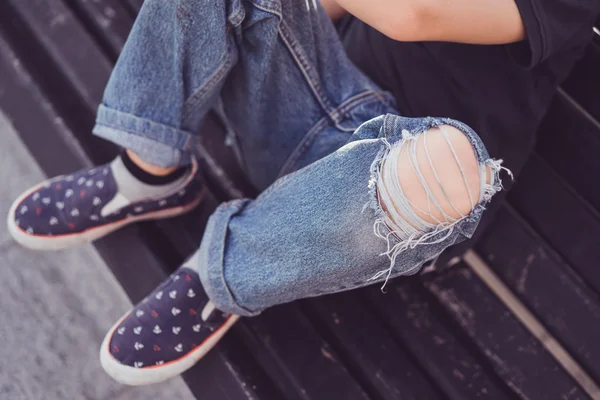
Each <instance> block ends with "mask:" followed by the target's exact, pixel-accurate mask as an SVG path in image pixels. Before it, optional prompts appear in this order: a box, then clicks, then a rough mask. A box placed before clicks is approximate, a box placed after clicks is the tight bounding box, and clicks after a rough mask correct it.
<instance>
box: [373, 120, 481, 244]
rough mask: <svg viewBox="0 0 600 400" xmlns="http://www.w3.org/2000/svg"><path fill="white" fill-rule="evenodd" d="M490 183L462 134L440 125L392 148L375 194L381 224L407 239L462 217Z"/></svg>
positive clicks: (381, 172) (453, 128)
mask: <svg viewBox="0 0 600 400" xmlns="http://www.w3.org/2000/svg"><path fill="white" fill-rule="evenodd" d="M490 180H491V171H489V168H488V167H483V168H482V167H480V163H479V162H478V160H477V157H476V155H475V151H474V150H473V146H472V145H471V143H470V141H469V139H468V138H467V137H466V136H465V134H464V133H462V132H461V131H460V130H458V129H457V128H455V127H453V126H449V125H444V126H441V127H439V128H431V129H429V130H428V131H426V132H424V133H423V134H421V135H418V136H409V137H406V138H405V139H404V140H403V141H401V142H399V143H398V144H396V145H394V146H392V148H391V149H390V151H389V152H388V154H387V156H386V157H385V160H384V161H383V162H382V165H381V171H380V176H379V180H378V182H377V193H378V198H379V202H380V205H381V207H382V208H383V210H384V211H385V213H386V215H387V219H386V223H387V225H388V226H389V227H390V228H391V229H392V230H393V231H395V232H399V233H400V234H401V236H404V237H409V236H411V235H412V234H414V233H416V232H423V231H425V230H428V229H430V228H432V227H435V226H436V225H440V224H442V225H446V224H451V223H454V222H456V221H457V220H459V219H460V218H463V217H465V216H466V215H468V214H469V213H470V212H471V211H472V210H473V208H475V206H476V205H477V204H478V203H479V201H480V200H481V197H482V192H483V191H482V188H483V187H484V185H485V184H486V183H487V184H489V183H490ZM402 233H404V235H402Z"/></svg>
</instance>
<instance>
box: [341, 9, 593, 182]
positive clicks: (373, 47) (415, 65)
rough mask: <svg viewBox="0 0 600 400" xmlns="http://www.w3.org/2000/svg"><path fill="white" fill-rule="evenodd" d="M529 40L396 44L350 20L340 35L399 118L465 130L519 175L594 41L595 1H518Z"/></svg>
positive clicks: (350, 53)
mask: <svg viewBox="0 0 600 400" xmlns="http://www.w3.org/2000/svg"><path fill="white" fill-rule="evenodd" d="M515 1H516V4H517V5H518V8H519V11H520V13H521V17H522V19H523V22H524V25H525V30H526V35H527V39H526V40H525V41H523V42H520V43H515V44H510V45H468V44H457V43H446V42H416V43H415V42H411V43H408V42H398V41H394V40H392V39H389V38H387V37H385V36H383V35H382V34H380V33H379V32H377V31H375V30H374V29H372V28H370V27H369V26H368V25H366V24H364V23H362V22H361V21H359V20H357V19H353V18H349V19H348V20H347V21H342V23H341V27H340V34H341V37H342V40H343V42H344V45H345V47H346V50H347V52H348V54H349V56H350V58H351V59H352V61H353V62H354V63H356V64H357V65H358V67H359V68H361V69H362V70H363V71H364V72H365V73H366V74H367V75H369V76H370V77H371V79H373V80H374V81H375V82H376V83H377V84H378V85H380V86H381V87H382V88H384V89H386V90H389V91H391V92H392V93H393V94H394V95H395V97H396V100H397V104H398V109H399V111H400V113H401V114H403V115H406V116H413V117H422V116H442V117H451V118H455V119H458V120H461V121H464V122H465V123H467V124H469V125H470V126H471V127H472V128H474V129H475V130H476V131H477V132H478V133H479V135H480V136H481V137H482V139H483V141H484V143H485V144H486V147H487V148H488V150H489V152H490V154H491V155H492V156H493V157H495V158H503V159H504V160H505V165H506V166H507V167H508V168H511V169H513V170H515V172H518V171H519V170H520V169H521V167H522V166H523V164H524V163H525V161H526V159H527V157H528V155H529V153H530V150H531V147H532V145H533V142H534V134H535V131H536V129H537V127H538V125H539V123H540V122H541V119H542V117H543V116H544V114H545V113H546V110H547V109H548V107H549V105H550V102H551V100H552V97H553V95H554V93H555V91H556V87H557V86H558V84H559V83H560V82H562V81H563V80H564V79H565V78H566V77H567V75H568V73H569V71H570V70H571V68H572V67H573V64H574V63H575V62H576V61H577V60H578V59H579V58H581V56H582V55H583V53H584V48H585V47H586V45H587V44H588V43H589V42H590V41H591V40H592V38H593V35H594V33H593V29H592V28H593V26H594V22H595V21H596V19H597V18H598V15H599V13H600V1H598V0H515Z"/></svg>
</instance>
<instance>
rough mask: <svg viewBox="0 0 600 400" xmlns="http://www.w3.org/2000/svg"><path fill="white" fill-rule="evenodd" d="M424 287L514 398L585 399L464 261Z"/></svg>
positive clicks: (567, 376) (581, 392) (431, 278)
mask: <svg viewBox="0 0 600 400" xmlns="http://www.w3.org/2000/svg"><path fill="white" fill-rule="evenodd" d="M426 286H427V288H428V289H429V290H430V291H431V293H433V294H434V295H435V296H436V297H437V298H438V299H439V301H440V302H441V303H442V305H443V306H444V307H445V308H446V310H447V312H448V313H449V314H450V315H451V316H452V317H453V318H454V319H455V321H456V322H457V323H458V324H459V325H460V326H461V328H462V329H463V331H464V332H465V333H466V334H467V335H468V336H469V338H471V340H472V341H473V343H475V345H476V346H477V347H478V349H479V351H480V352H481V354H482V355H485V357H486V358H487V360H488V361H489V363H490V364H491V365H492V366H493V368H494V370H495V372H496V373H497V374H498V376H500V377H501V378H502V379H503V380H504V381H505V382H506V383H507V385H508V386H509V387H510V388H511V389H512V390H514V392H515V394H516V395H517V396H520V397H521V398H523V399H559V398H561V397H562V398H569V399H589V396H588V395H587V394H586V393H585V392H584V391H583V390H582V389H581V387H580V386H579V385H578V384H577V383H576V382H575V381H574V380H573V378H572V377H571V376H570V375H568V374H567V373H566V372H565V371H564V370H563V369H562V367H561V366H560V365H559V364H558V363H557V362H556V361H555V360H554V358H552V356H551V355H550V354H549V353H548V352H547V351H546V350H545V349H544V348H543V347H542V345H541V343H540V342H539V341H537V339H536V338H535V337H534V336H533V335H532V334H531V333H530V332H529V331H528V330H527V329H526V328H525V327H524V326H523V325H521V323H520V322H519V321H518V320H517V319H516V317H515V316H514V315H513V314H512V313H511V312H510V311H509V310H508V309H507V308H506V307H505V306H504V304H503V303H502V302H501V301H500V299H498V298H497V297H496V296H495V295H494V294H493V293H492V292H491V290H490V289H489V288H488V287H487V286H486V285H485V284H484V283H483V281H481V279H479V277H478V276H477V275H476V274H475V273H474V272H473V271H472V270H471V269H470V268H469V267H468V266H466V265H465V264H464V263H462V262H461V263H460V264H458V265H456V266H454V267H453V268H452V269H451V270H448V271H446V272H445V273H444V274H441V275H438V276H433V277H430V278H429V279H428V281H427V284H426Z"/></svg>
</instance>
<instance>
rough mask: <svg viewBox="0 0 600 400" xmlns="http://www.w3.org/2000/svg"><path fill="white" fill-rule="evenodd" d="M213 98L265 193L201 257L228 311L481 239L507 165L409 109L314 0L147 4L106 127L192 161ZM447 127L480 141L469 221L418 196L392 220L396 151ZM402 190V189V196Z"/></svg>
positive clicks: (365, 276) (441, 122)
mask: <svg viewBox="0 0 600 400" xmlns="http://www.w3.org/2000/svg"><path fill="white" fill-rule="evenodd" d="M211 109H214V110H217V111H218V113H219V115H220V117H221V118H222V119H223V120H224V122H225V123H226V124H227V126H228V127H229V129H230V130H231V131H232V132H233V133H234V138H235V140H234V142H235V143H234V145H235V146H236V148H237V151H238V153H239V154H240V162H241V163H242V167H243V168H244V169H245V171H246V172H247V175H248V177H249V178H250V180H251V181H252V183H253V184H254V185H255V186H256V187H258V188H259V189H260V190H262V193H261V194H260V196H259V197H258V198H257V199H255V200H251V199H240V200H234V201H231V202H228V203H225V204H222V205H221V206H220V207H218V208H217V210H216V211H215V212H214V214H213V215H212V217H211V218H210V220H209V222H208V226H207V228H206V231H205V234H204V237H203V240H202V245H201V247H200V249H199V251H198V253H197V254H196V257H194V260H195V264H194V267H195V268H197V270H198V272H199V275H200V277H201V280H202V283H203V285H204V288H205V290H206V292H207V293H208V295H209V297H210V298H211V300H212V301H213V302H214V303H215V304H216V306H217V308H219V309H221V310H223V311H226V312H231V313H235V314H239V315H245V316H250V315H256V314H258V313H260V312H261V311H262V310H264V309H265V308H267V307H270V306H273V305H276V304H281V303H285V302H289V301H293V300H295V299H299V298H303V297H310V296H318V295H321V294H325V293H332V292H337V291H343V290H349V289H352V288H356V287H360V286H364V285H367V284H370V283H374V282H379V281H386V280H387V279H388V278H390V277H394V276H398V275H408V274H413V273H416V272H417V271H418V269H419V268H420V267H421V266H422V265H423V264H424V263H425V262H426V261H428V260H431V259H434V258H435V257H436V256H437V255H439V254H440V253H441V252H442V251H443V250H444V249H445V248H446V247H448V246H451V245H453V244H455V243H457V242H460V241H462V240H464V239H466V238H469V237H470V236H471V235H472V234H473V232H474V230H475V228H476V227H477V225H478V222H479V220H480V217H481V214H482V212H483V211H484V208H485V204H486V203H487V201H489V199H490V197H491V196H492V195H493V194H494V193H495V192H496V191H498V190H500V181H499V179H498V178H497V173H498V171H499V169H500V168H501V167H500V166H499V162H497V161H494V160H491V159H490V158H489V156H488V154H487V152H486V149H485V147H484V145H483V143H482V142H481V140H480V139H479V137H478V136H477V135H476V134H475V132H473V131H472V130H471V129H470V128H469V127H467V126H465V125H464V124H462V123H460V122H457V121H453V120H447V119H441V118H420V119H410V118H404V117H401V116H399V115H398V111H397V110H396V109H395V107H394V101H393V99H392V98H391V97H390V95H389V94H387V93H385V92H382V91H381V90H380V89H379V88H378V87H377V86H376V85H375V84H373V83H372V82H371V81H370V80H369V79H368V78H367V77H366V76H365V75H364V74H362V73H361V72H360V71H359V70H357V68H356V67H355V66H354V65H353V64H352V63H351V62H350V61H349V60H348V58H347V57H346V55H345V52H344V49H343V47H342V45H341V43H340V41H339V39H338V36H337V33H336V31H335V28H334V27H333V25H332V23H331V22H330V20H329V18H328V17H327V15H326V14H325V12H324V11H323V9H322V8H321V7H320V5H319V4H318V2H316V1H315V0H306V1H303V0H244V1H242V0H213V1H210V2H208V1H200V0H170V1H167V0H146V1H145V3H144V6H143V7H142V10H141V12H140V14H139V16H138V18H137V20H136V23H135V25H134V27H133V30H132V32H131V35H130V37H129V39H128V41H127V43H126V45H125V48H124V50H123V52H122V54H121V56H120V58H119V60H118V62H117V65H116V67H115V69H114V71H113V73H112V76H111V79H110V81H109V83H108V86H107V88H106V92H105V96H104V99H103V104H102V105H101V106H100V108H99V110H98V115H97V121H96V122H97V123H96V126H95V128H94V133H95V134H96V135H98V136H100V137H103V138H105V139H107V140H110V141H112V142H114V143H117V144H119V145H121V146H123V147H126V148H129V149H131V150H133V151H134V152H135V153H137V154H138V155H139V156H140V157H141V158H142V159H144V160H145V161H146V162H149V163H152V164H155V165H159V166H163V167H169V166H174V165H182V164H185V163H188V162H189V161H190V158H191V156H192V155H191V154H192V149H193V148H194V141H195V139H196V136H195V135H196V134H197V132H198V129H199V126H200V125H201V123H202V121H203V118H204V117H205V115H206V113H207V112H208V111H209V110H211ZM437 126H453V127H456V128H458V129H459V130H460V131H461V132H462V133H463V134H464V135H465V137H466V138H468V140H469V143H470V144H471V145H472V148H473V150H474V154H475V159H476V161H477V163H478V165H479V166H480V167H481V168H480V172H481V174H480V175H481V192H480V193H478V194H477V196H476V197H477V198H476V199H475V201H474V202H473V201H472V205H473V207H472V209H471V211H470V212H469V213H467V214H465V215H462V214H461V216H460V218H450V219H447V218H446V219H445V220H444V221H439V223H426V222H424V221H422V220H420V219H419V217H418V215H417V214H418V213H417V214H415V213H413V212H412V211H411V209H410V207H409V208H406V204H405V205H404V208H402V207H401V206H399V207H398V209H397V210H400V211H398V212H395V213H393V215H392V217H391V216H390V213H389V212H387V211H390V210H389V208H390V207H388V210H387V211H386V210H385V209H384V208H382V206H381V201H382V199H381V198H380V196H381V188H382V187H381V183H380V182H381V181H382V179H381V174H382V171H383V168H384V166H385V163H386V159H387V157H388V156H389V154H391V153H392V152H394V149H400V147H401V146H404V145H407V144H408V143H409V142H415V140H416V139H418V138H419V137H420V136H421V135H422V134H424V133H425V132H427V131H428V130H429V129H430V128H432V127H437ZM390 162H391V161H390ZM390 165H393V166H394V168H395V165H396V164H390ZM486 168H488V169H486ZM390 171H392V172H390V174H391V175H389V174H388V177H389V176H392V175H393V174H394V172H393V170H390ZM461 171H462V168H461ZM490 171H491V175H492V176H491V178H490V179H489V181H488V180H486V174H488V173H490ZM463 177H464V173H463ZM394 190H395V191H392V190H391V189H390V191H389V193H391V194H390V196H391V197H390V198H391V199H392V201H393V199H394V198H396V199H397V198H403V195H402V193H401V187H397V188H395V189H394ZM384 192H385V193H388V192H387V191H384ZM469 196H471V194H469ZM388 200H389V199H388ZM388 206H389V205H388ZM392 208H394V210H396V207H392ZM397 210H396V211H397ZM403 218H404V220H403V222H398V219H403Z"/></svg>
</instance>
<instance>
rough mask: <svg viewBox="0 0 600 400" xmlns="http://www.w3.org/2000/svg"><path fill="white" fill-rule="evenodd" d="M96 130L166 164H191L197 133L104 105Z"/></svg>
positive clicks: (148, 159)
mask: <svg viewBox="0 0 600 400" xmlns="http://www.w3.org/2000/svg"><path fill="white" fill-rule="evenodd" d="M92 132H93V134H94V135H96V136H98V137H101V138H103V139H106V140H108V141H111V142H113V143H115V144H117V145H119V146H121V147H124V148H126V149H129V150H131V151H133V152H134V153H135V154H137V155H138V156H139V157H140V158H141V159H142V160H144V161H145V162H147V163H149V164H152V165H157V166H159V167H163V168H169V167H175V166H180V165H187V164H189V163H190V162H191V159H192V148H193V143H194V137H193V135H191V134H190V133H188V132H185V131H183V130H180V129H177V128H173V127H170V126H167V125H164V124H160V123H157V122H154V121H151V120H148V119H145V118H140V117H137V116H135V115H132V114H129V113H125V112H122V111H118V110H115V109H113V108H110V107H107V106H105V105H100V107H99V108H98V113H97V116H96V125H95V126H94V129H93V130H92Z"/></svg>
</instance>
